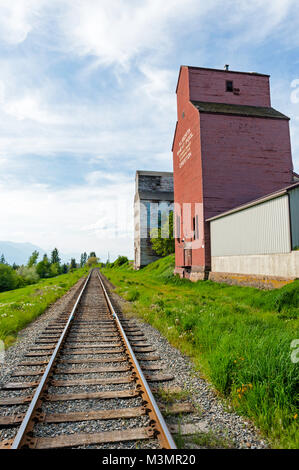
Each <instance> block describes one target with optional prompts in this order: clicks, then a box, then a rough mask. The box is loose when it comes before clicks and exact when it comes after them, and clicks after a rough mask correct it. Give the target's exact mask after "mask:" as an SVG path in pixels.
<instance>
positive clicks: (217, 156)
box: [172, 66, 293, 280]
mask: <svg viewBox="0 0 299 470" xmlns="http://www.w3.org/2000/svg"><path fill="white" fill-rule="evenodd" d="M176 93H177V124H176V129H175V134H174V140H173V147H172V151H173V174H174V203H175V231H176V242H175V259H176V267H175V273H178V274H180V275H181V276H185V277H189V278H190V279H193V280H197V279H206V278H207V277H208V273H209V271H210V267H211V254H210V233H209V223H208V222H205V221H206V220H207V219H209V218H210V217H213V216H215V215H217V214H219V213H222V212H224V211H227V210H230V209H232V208H234V207H237V206H239V205H241V204H243V203H246V202H249V201H251V200H253V199H257V198H258V197H261V196H264V195H266V194H269V193H271V192H273V191H277V190H279V189H280V188H282V187H283V186H287V185H288V184H291V183H292V182H293V173H292V171H293V164H292V154H291V143H290V133H289V118H288V117H287V116H285V115H284V114H282V113H280V112H278V111H277V110H275V109H273V108H272V107H271V100H270V84H269V75H264V74H259V73H246V72H234V71H230V70H228V69H225V70H217V69H209V68H202V67H190V66H181V68H180V73H179V78H178V84H177V89H176ZM183 222H184V223H183Z"/></svg>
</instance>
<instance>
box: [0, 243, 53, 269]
mask: <svg viewBox="0 0 299 470" xmlns="http://www.w3.org/2000/svg"><path fill="white" fill-rule="evenodd" d="M34 250H37V251H38V252H39V253H40V255H42V254H44V253H46V252H47V250H44V249H43V248H41V247H39V246H36V245H32V243H15V242H8V241H4V242H2V241H0V255H2V253H3V255H4V257H5V260H6V262H7V263H9V264H13V263H16V264H25V263H27V261H28V258H29V256H30V255H31V253H32V252H33V251H34Z"/></svg>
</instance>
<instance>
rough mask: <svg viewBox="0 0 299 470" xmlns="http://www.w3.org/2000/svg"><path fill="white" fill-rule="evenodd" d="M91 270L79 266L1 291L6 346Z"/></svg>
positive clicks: (0, 327)
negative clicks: (50, 276) (66, 271)
mask: <svg viewBox="0 0 299 470" xmlns="http://www.w3.org/2000/svg"><path fill="white" fill-rule="evenodd" d="M88 271H89V269H88V268H81V269H76V270H74V271H73V272H70V273H68V274H62V275H60V276H57V277H52V278H50V279H43V280H40V281H39V282H38V283H36V284H32V285H30V286H27V287H23V288H21V289H15V290H10V291H7V292H1V293H0V340H2V341H4V344H5V346H6V347H8V346H10V345H11V344H13V343H14V341H15V339H16V337H17V333H18V331H20V330H21V329H22V328H24V327H25V326H26V325H27V324H28V323H30V322H31V321H32V320H35V318H37V317H38V316H39V315H41V314H42V313H43V312H44V311H45V310H46V308H47V307H48V306H49V305H50V304H52V303H54V302H55V301H56V300H57V299H59V298H60V297H62V296H63V295H64V294H65V293H66V292H67V291H68V290H69V289H70V288H71V287H72V286H73V285H74V284H75V283H76V282H77V281H78V280H79V279H80V278H81V277H82V276H84V275H86V274H87V273H88Z"/></svg>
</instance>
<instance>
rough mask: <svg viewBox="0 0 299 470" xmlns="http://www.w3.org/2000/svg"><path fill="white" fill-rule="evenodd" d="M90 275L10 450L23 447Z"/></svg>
mask: <svg viewBox="0 0 299 470" xmlns="http://www.w3.org/2000/svg"><path fill="white" fill-rule="evenodd" d="M91 273H92V270H91V271H90V272H89V275H88V277H87V279H86V281H85V283H84V286H83V287H82V289H81V291H80V293H79V295H78V297H77V300H76V303H75V305H74V307H73V309H72V311H71V313H70V316H69V318H68V320H67V323H66V325H65V327H64V330H63V332H62V333H61V336H60V338H59V340H58V342H57V345H56V347H55V349H54V351H53V353H52V355H51V357H50V359H49V362H48V365H47V367H46V370H45V372H44V373H43V375H42V377H41V380H40V383H39V385H38V387H37V389H36V391H35V393H34V395H33V398H32V400H31V402H30V405H29V408H28V410H27V412H26V414H25V416H24V419H23V421H22V423H21V426H20V427H19V430H18V432H17V434H16V436H15V438H14V441H13V443H12V445H11V447H10V448H11V449H20V447H21V446H22V445H23V440H24V438H25V436H26V432H27V431H28V427H29V425H30V422H32V418H33V416H34V413H35V411H36V406H37V404H38V401H39V400H40V398H41V396H42V393H43V392H44V388H45V385H46V383H47V380H48V378H49V375H50V373H51V370H52V367H53V365H54V362H55V360H56V358H57V356H58V353H59V351H60V348H61V346H62V343H63V341H64V339H65V337H66V334H67V332H68V329H69V327H70V324H71V321H72V320H73V318H74V315H75V311H76V309H77V306H78V304H79V302H80V300H81V297H82V295H83V292H84V291H85V288H86V286H87V284H88V281H89V279H90V276H91Z"/></svg>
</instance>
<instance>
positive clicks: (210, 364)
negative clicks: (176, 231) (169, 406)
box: [102, 255, 299, 448]
mask: <svg viewBox="0 0 299 470" xmlns="http://www.w3.org/2000/svg"><path fill="white" fill-rule="evenodd" d="M173 268H174V256H173V255H171V256H168V257H166V258H163V259H161V260H159V261H157V262H155V263H152V264H150V265H149V266H147V267H146V268H144V269H142V270H140V271H137V272H136V271H134V270H133V269H132V266H130V265H128V263H127V264H126V265H124V266H121V267H119V268H111V269H107V268H106V269H103V270H102V272H103V273H104V274H105V275H106V276H107V278H108V279H110V281H111V282H112V283H113V284H114V285H115V286H116V292H117V293H118V294H119V295H121V296H122V297H123V298H125V299H127V300H131V301H132V300H133V302H132V303H131V304H130V310H131V311H132V312H133V313H134V314H135V315H137V316H139V317H141V318H142V319H143V320H145V321H146V322H148V323H150V324H152V325H153V326H154V327H156V328H157V329H159V330H160V331H161V333H162V334H164V336H166V337H167V338H168V340H169V341H170V342H171V343H172V344H173V345H174V346H176V347H177V348H179V349H180V350H181V351H182V352H183V353H184V354H187V355H189V356H190V357H191V359H192V360H193V362H194V365H195V368H197V369H199V370H200V373H201V374H202V375H203V376H204V377H205V378H207V379H208V380H209V381H210V382H211V383H212V384H213V386H214V388H215V389H216V390H217V391H218V393H219V395H220V396H221V397H223V398H224V399H226V400H228V402H229V403H230V404H231V405H232V406H233V409H234V410H235V411H237V412H238V413H239V414H242V415H245V416H247V417H249V418H250V419H252V420H253V421H254V422H255V424H256V425H257V426H258V427H259V428H260V429H261V431H262V432H263V434H264V435H265V436H267V437H268V438H269V439H270V441H271V443H272V446H273V447H281V448H298V447H299V433H298V421H299V418H297V419H296V418H294V417H296V414H299V413H298V383H299V375H298V370H299V363H297V364H294V363H293V362H292V361H291V352H292V351H291V349H290V344H291V342H292V340H294V339H296V338H299V328H298V327H299V322H298V313H299V280H297V281H294V282H293V283H291V284H288V285H286V286H285V287H283V288H281V289H275V290H272V291H262V290H259V289H255V288H250V287H239V286H229V285H227V284H220V283H219V284H218V283H213V282H210V281H199V282H197V283H191V282H189V281H188V280H185V279H179V278H177V277H174V276H173V274H172V273H173Z"/></svg>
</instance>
